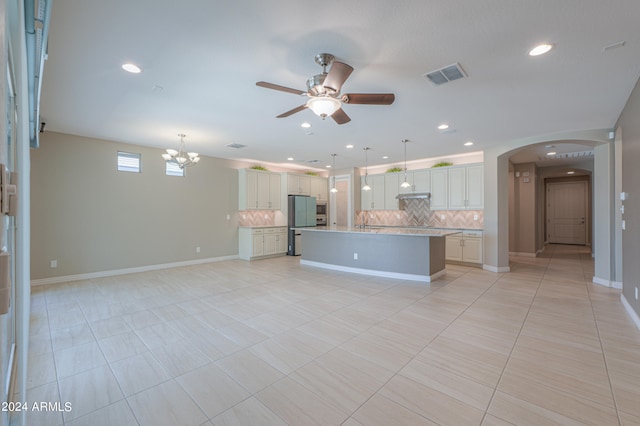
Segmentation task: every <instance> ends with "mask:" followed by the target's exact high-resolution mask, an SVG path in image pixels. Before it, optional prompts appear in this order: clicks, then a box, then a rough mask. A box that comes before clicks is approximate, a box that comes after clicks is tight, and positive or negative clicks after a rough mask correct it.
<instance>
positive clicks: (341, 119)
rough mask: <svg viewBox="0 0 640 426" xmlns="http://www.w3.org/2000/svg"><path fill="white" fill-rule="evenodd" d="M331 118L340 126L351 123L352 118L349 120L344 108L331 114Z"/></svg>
mask: <svg viewBox="0 0 640 426" xmlns="http://www.w3.org/2000/svg"><path fill="white" fill-rule="evenodd" d="M331 118H333V120H334V121H335V122H336V123H338V124H345V123H348V122H350V121H351V118H349V116H348V115H347V113H346V112H344V110H343V109H342V108H340V109H338V110H336V112H334V113H333V114H331Z"/></svg>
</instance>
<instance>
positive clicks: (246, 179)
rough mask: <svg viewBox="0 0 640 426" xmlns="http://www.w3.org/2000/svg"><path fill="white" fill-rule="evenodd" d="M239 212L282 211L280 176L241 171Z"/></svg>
mask: <svg viewBox="0 0 640 426" xmlns="http://www.w3.org/2000/svg"><path fill="white" fill-rule="evenodd" d="M238 173H239V179H238V184H239V189H240V194H239V197H238V209H239V210H280V174H279V173H271V172H266V171H262V170H253V169H240V170H238Z"/></svg>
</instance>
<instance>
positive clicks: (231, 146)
mask: <svg viewBox="0 0 640 426" xmlns="http://www.w3.org/2000/svg"><path fill="white" fill-rule="evenodd" d="M225 146H228V147H229V148H235V149H242V148H246V147H247V146H246V145H242V144H241V143H230V144H227V145H225Z"/></svg>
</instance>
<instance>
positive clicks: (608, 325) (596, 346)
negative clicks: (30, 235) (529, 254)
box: [28, 246, 640, 426]
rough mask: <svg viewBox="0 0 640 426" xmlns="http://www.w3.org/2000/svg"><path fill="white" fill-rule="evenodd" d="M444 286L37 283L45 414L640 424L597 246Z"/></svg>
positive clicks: (271, 264) (273, 281)
mask: <svg viewBox="0 0 640 426" xmlns="http://www.w3.org/2000/svg"><path fill="white" fill-rule="evenodd" d="M447 269H448V272H447V274H446V276H445V277H443V278H441V279H439V280H437V281H435V282H434V283H431V285H428V284H421V283H415V282H406V281H399V280H391V279H380V278H373V277H366V276H358V275H349V274H346V273H339V272H334V271H325V270H319V269H313V268H309V267H301V266H300V265H299V260H298V259H297V258H292V257H280V258H275V259H268V260H260V261H253V262H246V261H240V260H234V261H225V262H219V263H213V264H208V265H201V266H195V267H189V268H180V269H172V270H163V271H156V272H149V273H142V274H135V275H128V276H120V277H112V278H104V279H95V280H88V281H83V282H72V283H67V284H62V285H55V286H48V287H39V288H34V289H33V298H32V321H31V338H30V340H31V346H30V370H29V379H28V380H29V385H28V386H29V390H28V398H29V400H30V401H51V402H56V401H61V402H62V403H64V402H67V401H68V402H71V404H72V410H71V411H70V412H66V413H58V412H50V413H30V414H29V416H28V424H30V425H54V426H56V425H62V424H65V425H92V426H94V425H138V424H140V425H154V426H157V425H172V426H173V425H286V424H289V425H305V426H306V425H340V424H344V425H347V426H359V425H367V426H368V425H384V426H388V425H403V424H406V425H422V424H424V425H435V424H440V425H508V424H516V425H547V424H558V425H577V424H590V425H599V426H600V425H632V424H640V332H639V331H638V329H637V328H635V326H634V325H633V323H632V322H631V320H630V319H629V318H628V316H627V314H626V313H625V311H624V310H623V307H622V305H621V302H620V293H619V291H616V290H612V289H608V288H603V287H599V286H595V285H593V284H591V278H592V276H593V262H592V260H591V257H590V255H589V253H588V252H587V251H586V250H585V249H583V248H576V247H570V246H549V247H548V248H547V250H546V251H545V253H544V254H543V255H542V256H540V257H538V258H513V259H512V263H511V269H512V272H510V273H506V274H495V273H490V272H485V271H482V270H480V269H478V268H468V267H463V266H448V268H447Z"/></svg>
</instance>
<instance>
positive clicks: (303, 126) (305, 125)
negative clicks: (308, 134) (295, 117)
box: [300, 123, 311, 129]
mask: <svg viewBox="0 0 640 426" xmlns="http://www.w3.org/2000/svg"><path fill="white" fill-rule="evenodd" d="M300 127H302V128H305V129H308V128H309V127H311V123H302V124H301V125H300Z"/></svg>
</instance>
